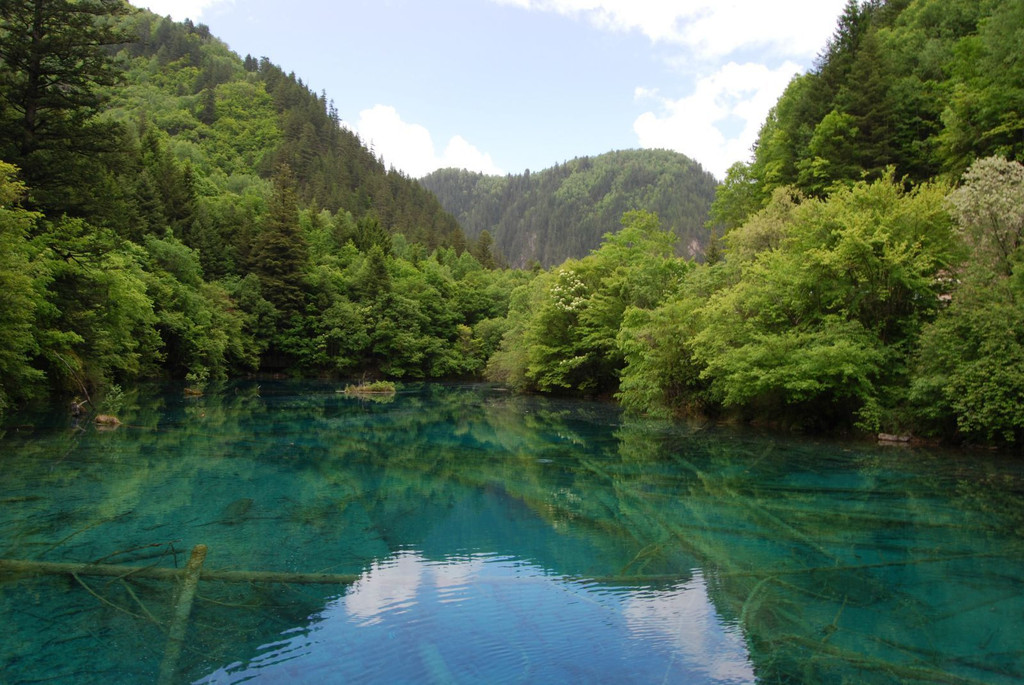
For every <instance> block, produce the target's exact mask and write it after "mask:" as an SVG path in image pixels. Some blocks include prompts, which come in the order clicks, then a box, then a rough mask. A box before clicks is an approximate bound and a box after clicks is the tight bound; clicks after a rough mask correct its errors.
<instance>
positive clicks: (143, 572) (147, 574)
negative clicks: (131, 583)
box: [0, 559, 359, 585]
mask: <svg viewBox="0 0 1024 685" xmlns="http://www.w3.org/2000/svg"><path fill="white" fill-rule="evenodd" d="M186 571H187V569H181V568H166V567H163V566H124V565H120V564H75V563H66V562H56V561H26V560H22V559H0V574H27V575H72V574H77V575H80V576H106V577H112V578H150V579H154V580H181V579H183V578H184V577H185V574H186ZM199 579H200V580H212V581H220V582H225V583H302V584H321V585H347V584H350V583H354V582H356V581H357V580H359V576H358V575H355V574H351V573H347V574H346V573H341V574H339V573H290V572H288V571H213V570H208V569H205V568H204V569H202V570H201V571H200V572H199Z"/></svg>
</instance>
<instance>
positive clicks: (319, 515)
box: [0, 381, 1024, 685]
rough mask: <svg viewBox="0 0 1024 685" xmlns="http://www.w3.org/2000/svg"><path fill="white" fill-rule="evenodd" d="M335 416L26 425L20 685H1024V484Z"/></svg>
mask: <svg viewBox="0 0 1024 685" xmlns="http://www.w3.org/2000/svg"><path fill="white" fill-rule="evenodd" d="M339 388H340V386H339V385H337V384H331V383H326V382H301V383H300V382H290V381H262V382H238V383H232V384H225V385H221V386H211V387H210V388H208V390H207V393H206V394H205V395H204V396H201V397H186V396H185V395H184V393H183V392H182V388H181V386H153V387H150V388H143V389H142V390H140V391H139V392H137V393H134V394H131V395H129V396H128V397H127V398H126V399H125V402H124V406H123V407H121V409H120V411H119V412H118V415H119V417H120V418H121V421H122V422H123V425H121V426H120V427H118V428H116V429H113V430H110V429H108V430H101V429H98V428H97V427H95V426H94V425H92V424H83V425H80V426H76V425H74V424H73V423H72V422H71V420H70V419H69V418H68V416H67V415H66V414H59V415H58V414H49V415H42V414H38V415H20V416H16V417H12V419H11V421H10V422H9V423H10V424H17V427H13V425H9V426H8V427H7V428H6V429H5V430H4V432H3V436H2V438H0V460H2V461H0V463H2V468H3V478H2V481H0V558H2V559H4V560H16V561H19V562H29V563H28V564H25V565H22V566H20V567H19V569H20V570H12V568H11V567H10V566H8V567H0V568H5V569H6V570H3V571H2V572H0V621H2V624H3V626H4V628H3V636H2V637H0V683H3V684H4V685H21V684H28V683H69V684H70V683H74V684H76V685H77V684H79V683H103V684H105V685H107V684H120V683H131V684H137V683H159V684H163V683H170V682H174V683H207V684H221V683H242V682H246V683H344V682H353V683H389V684H390V683H907V682H910V683H915V682H919V683H1007V684H1009V683H1020V682H1024V459H1022V458H1020V457H1019V456H1017V457H1009V456H1000V455H997V454H994V453H989V452H984V451H975V452H969V451H945V450H925V449H916V448H896V447H877V446H875V445H871V444H864V443H848V442H847V443H844V442H840V441H829V440H819V441H815V440H810V439H801V438H788V437H780V436H778V435H772V434H767V433H758V432H754V431H749V430H737V429H732V428H724V427H716V426H705V425H697V424H686V423H671V422H663V421H655V420H647V419H640V418H635V417H630V416H628V415H625V414H623V413H622V412H621V411H620V410H619V409H618V408H617V407H616V406H615V405H612V404H607V403H598V402H581V401H569V400H558V399H549V398H538V397H522V396H516V395H512V394H510V393H507V392H504V391H502V390H500V389H497V388H494V387H490V386H484V385H473V384H467V385H445V384H410V385H405V386H401V387H400V390H399V392H398V394H397V395H395V396H391V397H372V398H358V397H350V396H347V395H344V394H342V393H340V392H339ZM200 544H202V545H206V546H207V549H208V553H207V556H206V559H205V563H204V565H203V572H204V573H208V574H209V577H205V578H204V577H202V576H200V577H199V581H198V586H197V587H196V592H195V598H194V601H193V603H192V605H191V607H190V611H187V612H186V615H185V617H184V620H183V621H181V622H180V623H179V625H181V626H182V627H183V628H184V630H185V633H184V639H183V640H182V641H181V642H180V643H175V641H174V640H173V639H172V634H173V628H172V625H173V624H174V622H175V617H174V616H175V611H176V610H177V609H180V608H181V603H180V602H179V601H178V597H179V595H180V594H181V587H182V580H181V579H180V578H172V579H161V578H154V577H144V574H143V573H139V572H132V571H133V569H138V568H150V567H158V568H183V567H184V566H185V565H186V563H187V561H188V558H189V554H190V550H192V549H193V547H194V546H196V545H200ZM38 562H56V563H58V564H84V563H99V564H105V565H122V566H123V567H124V568H125V574H124V575H123V576H122V577H117V576H98V575H91V574H90V573H88V572H87V571H83V570H81V569H80V570H79V572H76V573H75V575H71V574H70V573H64V572H53V569H54V568H57V569H59V568H64V567H56V566H47V567H45V568H44V567H43V566H42V565H41V564H40V563H38ZM33 564H36V566H39V569H38V570H32V569H33V568H34V567H33ZM69 568H70V567H69ZM222 571H245V572H253V573H257V572H269V571H274V572H283V573H287V574H293V575H292V576H289V577H288V578H289V579H288V582H270V581H267V580H261V579H255V580H254V579H252V578H249V579H246V580H238V579H229V580H225V579H223V577H222V578H217V577H216V573H217V572H222ZM314 573H316V574H332V575H333V576H337V582H326V583H309V582H304V580H303V579H304V578H306V576H303V575H302V574H314ZM253 577H255V576H253ZM175 644H177V645H178V646H179V647H180V653H178V652H177V650H175V649H172V646H173V645H175Z"/></svg>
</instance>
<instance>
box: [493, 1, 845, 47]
mask: <svg viewBox="0 0 1024 685" xmlns="http://www.w3.org/2000/svg"><path fill="white" fill-rule="evenodd" d="M492 1H493V2H496V3H498V4H503V5H512V6H515V7H520V8H523V9H530V10H536V11H542V12H555V13H557V14H561V15H564V16H569V17H584V18H586V19H587V20H589V21H590V22H591V23H592V24H594V25H595V26H597V27H598V28H601V29H605V30H614V31H640V32H641V33H643V34H644V35H645V36H647V37H648V38H649V39H650V40H651V41H653V42H655V43H671V44H677V45H682V46H686V47H687V48H688V49H689V50H691V51H692V52H693V54H694V55H697V54H699V55H700V56H701V58H715V57H726V56H728V55H731V54H733V53H734V52H736V51H738V50H741V49H744V48H750V47H761V48H764V47H769V48H771V49H772V50H773V52H775V53H777V54H779V55H782V56H794V57H795V56H802V57H803V56H813V55H814V54H815V52H816V51H817V50H819V49H820V48H821V47H822V36H827V35H830V34H831V32H832V29H833V28H834V26H835V23H836V18H837V17H838V16H839V13H840V12H841V11H842V9H843V6H844V5H845V4H846V3H845V0H787V1H786V2H765V0H725V1H723V0H689V1H687V2H666V1H665V0H492Z"/></svg>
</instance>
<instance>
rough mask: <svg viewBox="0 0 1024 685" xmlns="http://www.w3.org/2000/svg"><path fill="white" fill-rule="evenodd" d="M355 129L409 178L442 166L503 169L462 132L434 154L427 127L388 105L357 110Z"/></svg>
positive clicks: (495, 171)
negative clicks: (438, 152) (404, 119)
mask: <svg viewBox="0 0 1024 685" xmlns="http://www.w3.org/2000/svg"><path fill="white" fill-rule="evenodd" d="M355 129H356V131H357V132H358V133H359V136H360V137H361V138H362V139H363V141H364V142H365V143H366V144H367V145H372V147H373V149H374V152H375V153H376V154H378V155H380V156H382V157H383V158H384V162H385V163H386V164H389V165H394V166H395V167H396V168H397V169H401V170H402V171H404V172H405V173H406V174H408V175H409V176H411V177H412V178H420V177H421V176H426V175H427V174H429V173H430V172H431V171H434V170H435V169H441V168H444V167H456V168H461V169H469V170H470V171H479V172H482V173H485V174H502V173H504V172H503V171H502V170H501V169H499V168H498V166H497V165H496V164H495V163H494V160H492V159H491V156H490V155H489V154H486V153H484V152H481V151H480V150H479V149H478V148H476V147H475V146H473V145H471V144H470V143H469V142H468V141H466V139H465V138H463V137H462V136H454V137H453V138H452V139H451V140H450V141H448V144H447V146H445V148H444V152H443V153H442V154H441V155H440V156H438V154H437V152H436V151H435V149H434V141H433V138H432V137H431V135H430V131H428V130H427V129H426V128H425V127H424V126H421V125H419V124H411V123H408V122H405V121H402V117H401V116H399V114H398V111H397V110H395V108H394V107H390V106H388V105H374V106H373V107H371V108H370V109H364V110H363V111H361V112H360V113H359V122H358V123H357V124H356V126H355Z"/></svg>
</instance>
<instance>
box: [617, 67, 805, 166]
mask: <svg viewBox="0 0 1024 685" xmlns="http://www.w3.org/2000/svg"><path fill="white" fill-rule="evenodd" d="M799 71H800V67H799V65H797V64H796V63H794V62H786V63H784V64H783V65H782V66H781V67H778V68H777V69H769V68H768V67H767V66H765V65H763V64H753V63H747V64H737V63H735V62H729V63H728V64H726V65H724V66H723V67H721V68H720V69H719V70H718V71H716V72H715V73H713V74H712V75H711V76H707V77H705V78H701V79H699V80H698V81H697V85H696V88H695V90H694V92H693V93H692V94H690V95H688V96H686V97H683V98H680V99H678V100H671V99H667V98H662V97H659V96H658V95H657V93H656V92H655V91H651V90H648V89H641V88H638V89H637V92H636V94H637V97H638V99H639V98H655V99H656V100H657V101H658V102H659V104H660V106H659V108H658V111H656V112H653V111H652V112H645V113H644V114H641V115H640V116H639V117H638V118H637V119H636V121H635V122H634V123H633V130H634V132H635V133H636V135H637V138H638V139H639V141H640V145H641V146H642V147H647V148H668V149H670V150H676V151H678V152H682V153H683V154H685V155H688V156H690V157H692V158H694V159H696V160H697V161H698V162H700V163H701V165H702V166H703V167H704V168H705V169H707V170H708V171H710V172H711V173H713V174H714V175H715V176H716V177H718V178H719V179H721V178H723V177H724V176H725V171H726V169H728V168H729V166H730V165H731V164H732V163H733V162H737V161H741V160H746V159H748V158H749V157H750V147H751V145H753V143H754V140H755V139H756V138H757V133H758V131H759V130H760V128H761V124H762V123H763V122H764V120H765V117H766V116H767V115H768V112H769V110H770V109H771V108H772V107H773V106H774V105H775V102H776V101H777V100H778V98H779V95H781V94H782V91H783V90H785V88H786V85H787V84H788V83H789V81H790V80H791V79H792V77H793V76H794V75H795V74H796V73H798V72H799ZM735 122H741V130H740V131H739V132H738V133H737V132H735V131H731V130H729V129H728V128H727V126H729V125H730V124H733V123H735Z"/></svg>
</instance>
